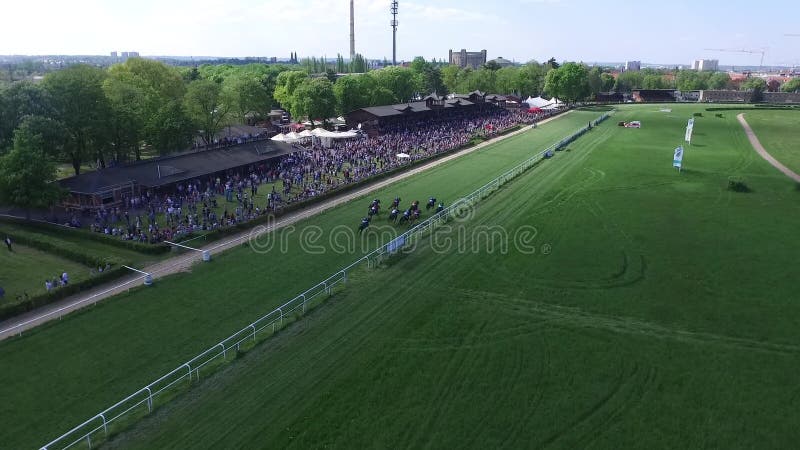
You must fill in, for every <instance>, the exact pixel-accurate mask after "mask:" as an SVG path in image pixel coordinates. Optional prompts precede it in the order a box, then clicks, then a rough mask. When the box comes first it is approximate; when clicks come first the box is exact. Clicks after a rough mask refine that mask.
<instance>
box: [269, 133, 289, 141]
mask: <svg viewBox="0 0 800 450" xmlns="http://www.w3.org/2000/svg"><path fill="white" fill-rule="evenodd" d="M272 140H273V141H275V142H286V135H285V134H283V133H281V134H278V135H275V136H272Z"/></svg>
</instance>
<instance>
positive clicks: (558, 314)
mask: <svg viewBox="0 0 800 450" xmlns="http://www.w3.org/2000/svg"><path fill="white" fill-rule="evenodd" d="M455 291H457V292H459V295H461V296H463V297H464V299H465V301H471V302H481V303H483V302H492V303H493V304H494V306H495V307H496V308H498V309H501V308H505V309H506V311H507V312H508V313H509V314H512V315H525V316H530V317H533V318H536V317H538V318H545V319H547V322H548V323H549V324H552V325H559V326H564V327H567V328H594V329H600V330H605V331H609V332H612V333H620V334H630V335H636V336H646V337H652V338H656V339H668V340H674V341H677V342H684V343H688V344H701V345H713V346H719V347H724V348H730V349H734V350H740V351H760V352H769V353H778V354H784V355H792V356H797V355H798V354H800V345H795V344H781V343H772V342H765V341H757V340H754V339H747V338H739V337H734V336H726V335H720V334H714V333H707V332H698V331H689V330H683V329H679V328H670V327H667V326H664V325H659V324H655V323H651V322H647V321H644V320H640V319H636V318H633V317H621V316H605V315H601V314H595V313H591V312H587V311H584V310H582V309H580V308H575V307H567V306H559V305H552V304H547V303H541V302H536V301H533V300H527V299H521V298H513V297H510V296H507V295H503V294H497V293H491V292H484V291H474V290H465V289H457V290H455Z"/></svg>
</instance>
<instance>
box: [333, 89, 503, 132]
mask: <svg viewBox="0 0 800 450" xmlns="http://www.w3.org/2000/svg"><path fill="white" fill-rule="evenodd" d="M505 104H506V98H505V97H504V96H502V95H486V94H485V93H483V92H481V91H474V92H470V93H469V94H454V95H451V96H450V98H446V97H443V96H440V95H438V94H436V93H433V94H430V95H428V96H427V97H425V98H423V99H422V100H421V101H418V102H409V103H398V104H396V105H386V106H372V107H368V108H360V109H357V110H355V111H352V112H350V113H348V114H346V115H345V122H346V123H347V127H348V128H352V129H355V128H359V129H361V130H363V131H364V132H366V133H368V134H369V135H375V134H377V133H378V130H379V129H380V128H382V127H386V126H390V125H392V124H393V123H396V122H400V121H403V120H406V119H408V118H410V117H413V118H418V119H419V120H425V119H427V118H431V117H446V116H453V117H455V116H458V115H459V114H460V113H463V112H469V111H473V110H475V109H479V108H492V107H504V106H505Z"/></svg>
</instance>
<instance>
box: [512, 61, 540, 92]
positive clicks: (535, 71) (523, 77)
mask: <svg viewBox="0 0 800 450" xmlns="http://www.w3.org/2000/svg"><path fill="white" fill-rule="evenodd" d="M546 73H547V71H546V69H545V67H543V66H542V65H541V64H539V63H537V62H536V61H530V62H528V63H527V64H525V65H524V66H522V67H520V69H519V75H518V78H519V79H518V81H517V91H519V93H520V95H523V96H524V95H539V94H541V93H542V91H543V90H544V78H545V75H546Z"/></svg>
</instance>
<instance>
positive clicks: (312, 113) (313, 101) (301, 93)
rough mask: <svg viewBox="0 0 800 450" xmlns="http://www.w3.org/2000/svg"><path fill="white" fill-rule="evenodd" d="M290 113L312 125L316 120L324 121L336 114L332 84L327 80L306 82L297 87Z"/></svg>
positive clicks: (320, 79)
mask: <svg viewBox="0 0 800 450" xmlns="http://www.w3.org/2000/svg"><path fill="white" fill-rule="evenodd" d="M291 111H292V115H293V116H295V117H302V116H306V117H308V119H309V120H311V121H312V123H313V121H314V120H317V119H322V120H323V122H324V121H326V120H327V119H328V118H330V117H332V116H333V115H335V114H336V96H335V95H334V93H333V84H332V83H331V82H330V81H328V79H327V78H314V79H310V80H306V81H305V82H304V83H303V84H301V85H300V86H298V87H297V90H296V92H295V95H294V101H293V102H292V110H291Z"/></svg>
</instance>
